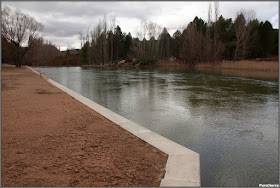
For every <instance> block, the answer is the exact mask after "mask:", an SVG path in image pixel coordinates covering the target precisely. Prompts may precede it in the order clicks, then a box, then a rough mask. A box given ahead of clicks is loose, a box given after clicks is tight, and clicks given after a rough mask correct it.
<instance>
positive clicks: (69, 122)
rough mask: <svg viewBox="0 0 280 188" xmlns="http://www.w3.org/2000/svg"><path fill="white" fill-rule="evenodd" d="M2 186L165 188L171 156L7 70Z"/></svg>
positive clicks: (40, 82) (25, 73) (22, 71)
mask: <svg viewBox="0 0 280 188" xmlns="http://www.w3.org/2000/svg"><path fill="white" fill-rule="evenodd" d="M1 93H2V117H1V118H2V124H1V125H2V131H1V132H2V135H1V136H2V148H1V149H2V160H1V165H2V173H1V174H2V177H1V178H2V186H29V187H37V186H44V187H49V186H159V185H160V181H161V179H162V178H163V176H164V173H165V170H164V168H165V164H166V161H167V155H166V154H164V153H163V152H161V151H159V150H158V149H156V148H154V147H153V146H151V145H149V144H147V143H146V142H144V141H142V140H141V139H139V138H137V137H135V136H134V135H132V134H131V133H129V132H127V131H126V130H124V129H122V128H121V127H119V126H118V125H116V124H114V123H113V122H111V121H109V120H108V119H106V118H104V117H103V116H101V115H99V114H98V113H96V112H95V111H93V110H91V109H90V108H88V107H86V106H85V105H83V104H81V103H80V102H78V101H77V100H75V99H73V98H72V97H71V96H69V95H67V94H66V93H64V92H63V91H61V90H59V89H58V88H56V87H54V86H52V85H51V84H50V83H48V82H47V81H45V80H44V79H42V78H40V77H39V76H37V75H36V74H34V73H32V72H31V71H30V70H29V69H27V68H25V67H22V68H14V67H2V91H1Z"/></svg>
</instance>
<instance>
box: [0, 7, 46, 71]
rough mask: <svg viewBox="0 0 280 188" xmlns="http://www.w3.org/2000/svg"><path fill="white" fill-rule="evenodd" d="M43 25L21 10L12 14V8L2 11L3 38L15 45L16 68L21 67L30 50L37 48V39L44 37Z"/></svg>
mask: <svg viewBox="0 0 280 188" xmlns="http://www.w3.org/2000/svg"><path fill="white" fill-rule="evenodd" d="M42 30H43V25H42V24H41V23H39V22H37V21H36V20H35V19H34V18H33V17H31V16H29V15H27V14H24V13H22V12H21V11H19V10H16V11H15V12H12V11H11V9H10V8H8V7H4V8H3V10H2V20H1V32H2V36H3V37H4V38H5V39H6V40H7V41H8V42H10V43H12V44H14V45H13V46H14V51H15V55H16V56H15V57H16V60H15V61H16V62H15V63H16V66H17V67H20V66H21V62H22V60H23V57H24V56H25V54H26V53H27V51H28V50H30V49H32V48H33V47H34V46H36V42H37V41H38V40H37V39H39V38H41V37H42Z"/></svg>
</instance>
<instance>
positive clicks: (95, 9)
mask: <svg viewBox="0 0 280 188" xmlns="http://www.w3.org/2000/svg"><path fill="white" fill-rule="evenodd" d="M2 5H8V6H11V7H15V8H19V9H21V10H22V11H23V12H26V13H28V14H31V15H33V16H34V17H35V18H38V19H39V20H40V21H42V22H43V24H44V25H45V27H44V33H45V36H46V37H45V38H48V40H53V41H52V42H53V43H57V44H58V45H60V46H63V45H64V46H67V45H70V44H72V45H76V44H77V43H78V42H77V41H78V37H77V36H76V35H78V33H79V32H80V31H81V29H83V31H86V30H87V29H88V28H90V29H91V27H92V26H93V25H94V24H96V23H97V22H98V19H102V17H103V15H105V14H106V15H107V16H109V15H115V16H116V19H117V24H119V25H120V26H121V28H122V30H123V31H124V32H126V33H128V32H131V33H132V34H133V33H135V30H136V28H137V26H138V25H139V23H140V20H141V19H150V20H152V21H155V22H156V23H158V24H159V25H161V26H162V27H166V28H168V30H169V32H170V34H171V35H172V34H173V31H175V30H177V29H181V27H182V26H186V25H187V24H188V23H189V22H190V21H192V20H193V18H194V17H195V16H198V17H201V18H202V19H204V20H207V10H208V6H209V2H182V1H181V2H144V1H142V2H126V1H123V2H117V1H113V2H110V1H107V2H85V1H83V2H62V1H61V2H3V3H2ZM242 8H243V9H245V10H250V9H253V10H255V11H256V16H257V18H258V20H260V21H265V20H269V21H270V22H271V23H272V24H273V26H274V27H277V28H278V14H279V12H278V2H240V1H239V2H220V13H221V14H222V15H223V16H224V17H225V18H230V17H231V18H233V20H234V18H235V16H236V12H237V11H238V10H240V9H242ZM176 27H179V28H176Z"/></svg>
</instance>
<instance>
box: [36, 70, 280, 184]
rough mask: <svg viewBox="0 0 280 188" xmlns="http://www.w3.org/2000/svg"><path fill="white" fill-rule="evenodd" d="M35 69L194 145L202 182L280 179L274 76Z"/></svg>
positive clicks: (273, 182) (137, 120) (124, 114)
mask: <svg viewBox="0 0 280 188" xmlns="http://www.w3.org/2000/svg"><path fill="white" fill-rule="evenodd" d="M35 70H37V71H41V72H44V73H46V74H47V75H48V76H49V77H50V78H51V79H53V80H55V81H57V82H58V83H60V84H62V85H64V86H66V87H68V88H70V89H72V90H74V91H76V92H78V93H80V94H81V95H83V96H85V97H87V98H89V99H91V100H92V101H94V102H96V103H98V104H100V105H102V106H104V107H106V108H109V109H110V110H112V111H114V112H116V113H117V114H120V115H122V116H124V117H126V118H128V119H130V120H132V121H134V122H136V123H138V124H140V125H142V126H144V127H146V128H148V129H150V130H152V131H154V132H156V133H158V134H160V135H162V136H164V137H166V138H169V139H170V140H173V141H175V142H177V143H179V144H181V145H183V146H185V147H187V148H189V149H191V150H193V151H195V152H198V153H199V154H200V162H201V183H202V186H255V187H256V186H258V185H259V184H278V183H279V160H278V159H279V157H278V100H279V98H278V80H277V79H276V80H275V79H267V78H265V79H262V78H252V77H250V78H246V77H235V76H232V75H231V76H225V75H222V74H218V73H214V72H211V71H210V72H209V71H202V70H189V69H173V70H165V69H116V68H93V67H60V68H54V67H51V68H46V67H37V68H35Z"/></svg>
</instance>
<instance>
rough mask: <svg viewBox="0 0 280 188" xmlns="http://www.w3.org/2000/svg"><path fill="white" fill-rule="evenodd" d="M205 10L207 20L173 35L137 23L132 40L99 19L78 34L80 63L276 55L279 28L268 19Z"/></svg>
mask: <svg viewBox="0 0 280 188" xmlns="http://www.w3.org/2000/svg"><path fill="white" fill-rule="evenodd" d="M218 11H219V9H218V4H216V3H215V8H214V15H215V16H214V18H213V19H212V16H211V15H212V9H211V6H210V7H209V11H208V21H205V20H203V19H201V18H198V17H195V18H194V19H193V21H192V22H190V23H189V24H188V25H187V27H186V28H184V29H183V30H182V31H180V30H177V31H176V32H175V33H174V34H173V35H172V36H171V35H170V34H169V33H168V31H167V29H166V28H161V27H160V26H159V25H157V24H156V23H154V22H152V21H147V20H142V21H141V24H140V26H141V27H140V28H139V29H138V32H137V37H132V36H131V34H130V33H128V34H126V33H124V32H122V30H121V28H120V26H116V27H114V26H115V18H114V17H113V18H110V19H109V23H110V24H109V29H108V25H107V23H108V21H107V19H106V17H104V18H103V20H100V21H99V23H98V24H97V25H96V26H94V27H93V29H92V30H91V31H88V32H87V33H85V34H83V33H82V32H81V33H80V40H81V46H82V48H81V56H82V63H84V64H105V63H115V62H116V61H119V60H121V59H127V58H149V59H157V60H169V59H170V58H172V59H177V61H180V62H183V63H186V64H187V63H188V64H196V63H201V62H213V63H214V62H219V61H221V60H242V59H256V58H266V57H273V56H278V29H273V27H272V25H271V23H270V22H269V21H265V22H259V21H258V19H256V18H255V12H254V11H244V10H242V11H239V12H238V13H237V16H236V18H235V19H234V20H232V19H231V18H224V17H223V16H222V15H219V13H218Z"/></svg>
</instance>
